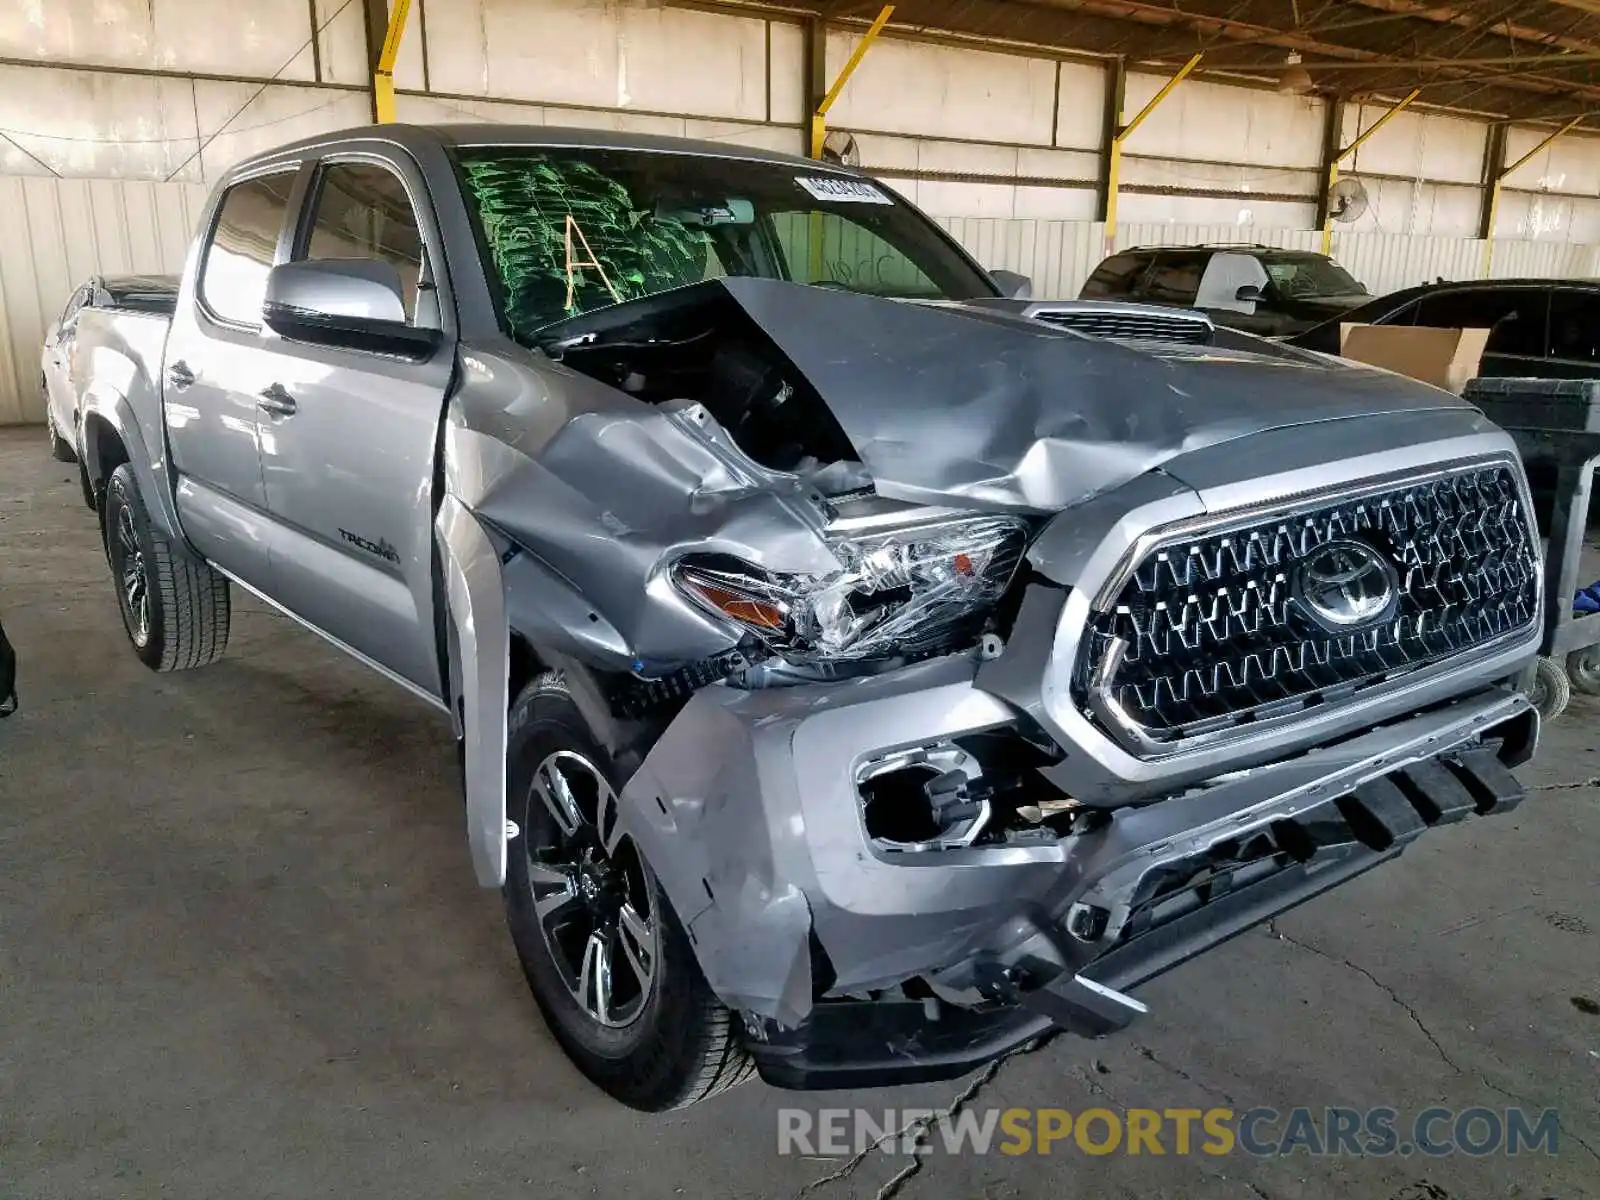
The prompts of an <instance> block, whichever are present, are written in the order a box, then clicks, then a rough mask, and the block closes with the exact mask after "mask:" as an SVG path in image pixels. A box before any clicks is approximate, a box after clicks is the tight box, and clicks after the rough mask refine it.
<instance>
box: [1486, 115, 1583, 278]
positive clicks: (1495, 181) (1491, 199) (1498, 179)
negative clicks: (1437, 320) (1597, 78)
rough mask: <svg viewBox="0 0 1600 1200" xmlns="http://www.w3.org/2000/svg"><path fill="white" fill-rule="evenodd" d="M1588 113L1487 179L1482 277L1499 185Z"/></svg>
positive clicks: (1490, 257)
mask: <svg viewBox="0 0 1600 1200" xmlns="http://www.w3.org/2000/svg"><path fill="white" fill-rule="evenodd" d="M1588 115H1589V114H1588V113H1586V112H1582V113H1579V114H1578V115H1577V116H1575V117H1573V118H1572V120H1570V121H1568V122H1567V123H1566V124H1565V125H1563V126H1562V127H1561V128H1560V129H1558V130H1556V131H1555V132H1554V133H1552V134H1551V135H1550V136H1549V137H1547V138H1545V139H1544V140H1543V141H1541V142H1540V143H1539V144H1538V145H1536V146H1534V147H1533V149H1531V150H1529V151H1528V152H1527V153H1526V154H1524V155H1523V156H1522V157H1521V158H1519V159H1517V161H1516V162H1514V163H1511V164H1510V165H1509V166H1505V167H1502V168H1501V169H1500V170H1499V171H1497V172H1495V174H1494V177H1493V178H1492V179H1491V180H1490V181H1489V195H1488V198H1487V199H1486V200H1485V201H1484V209H1483V278H1485V279H1487V278H1489V268H1490V267H1491V266H1493V265H1494V222H1495V217H1496V216H1498V215H1499V212H1500V185H1501V184H1503V183H1504V182H1505V181H1506V177H1507V176H1508V175H1510V174H1511V172H1513V171H1515V170H1516V169H1517V168H1518V167H1521V166H1526V165H1527V163H1528V161H1529V160H1530V159H1531V158H1533V156H1534V155H1535V154H1538V153H1539V151H1541V150H1544V149H1546V148H1548V147H1549V145H1550V143H1552V142H1554V141H1555V140H1556V139H1557V138H1559V137H1561V136H1562V135H1563V134H1566V133H1570V132H1571V131H1572V130H1573V128H1574V127H1576V125H1577V124H1578V122H1579V121H1581V120H1583V119H1584V118H1585V117H1587V116H1588Z"/></svg>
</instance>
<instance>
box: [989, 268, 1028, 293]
mask: <svg viewBox="0 0 1600 1200" xmlns="http://www.w3.org/2000/svg"><path fill="white" fill-rule="evenodd" d="M989 278H990V279H992V280H994V282H995V286H996V287H998V288H999V289H1000V294H1001V295H1002V296H1004V297H1005V298H1006V299H1008V300H1028V299H1031V298H1032V297H1033V280H1031V279H1029V278H1028V277H1027V276H1026V275H1023V274H1020V273H1019V272H1016V271H990V272H989Z"/></svg>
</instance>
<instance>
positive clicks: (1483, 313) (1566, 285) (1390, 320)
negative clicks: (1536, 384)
mask: <svg viewBox="0 0 1600 1200" xmlns="http://www.w3.org/2000/svg"><path fill="white" fill-rule="evenodd" d="M1345 321H1349V322H1357V323H1360V324H1364V325H1424V326H1429V327H1431V328H1435V329H1487V330H1488V331H1489V341H1488V344H1487V345H1486V346H1485V347H1484V351H1483V362H1482V365H1481V366H1480V367H1479V368H1478V373H1479V374H1480V375H1500V376H1531V377H1542V378H1545V379H1584V378H1593V377H1596V376H1600V282H1593V281H1589V282H1585V281H1582V280H1567V279H1484V280H1480V281H1476V282H1465V283H1427V284H1423V285H1421V286H1420V287H1411V288H1406V289H1404V290H1403V291H1398V292H1391V293H1389V295H1387V296H1382V297H1380V298H1379V299H1377V300H1373V301H1371V302H1370V303H1368V304H1363V305H1362V306H1361V307H1359V308H1353V309H1351V310H1350V311H1349V312H1347V313H1345V314H1344V315H1343V316H1341V317H1338V318H1336V319H1334V320H1331V321H1327V322H1324V323H1323V324H1321V325H1318V326H1316V327H1315V328H1313V329H1309V330H1307V331H1306V332H1304V333H1301V334H1299V335H1297V336H1295V337H1292V338H1289V339H1288V340H1289V342H1290V344H1291V345H1295V346H1300V347H1303V348H1304V349H1307V350H1321V351H1323V352H1324V353H1327V354H1337V353H1339V325H1340V323H1341V322H1345Z"/></svg>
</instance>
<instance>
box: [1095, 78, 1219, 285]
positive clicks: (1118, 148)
mask: <svg viewBox="0 0 1600 1200" xmlns="http://www.w3.org/2000/svg"><path fill="white" fill-rule="evenodd" d="M1200 59H1201V55H1199V54H1195V55H1193V56H1192V57H1191V58H1190V59H1189V61H1188V62H1186V63H1184V64H1183V66H1181V67H1179V68H1178V73H1177V74H1176V75H1174V76H1173V77H1172V78H1171V79H1169V80H1167V82H1166V83H1164V84H1162V85H1161V90H1160V91H1159V92H1157V93H1156V94H1155V95H1154V96H1151V97H1150V102H1149V103H1148V104H1146V105H1145V106H1144V107H1143V108H1141V109H1140V110H1139V111H1138V113H1137V114H1136V115H1135V116H1134V118H1133V120H1131V121H1129V122H1128V123H1127V124H1126V125H1123V124H1121V123H1120V122H1121V119H1122V114H1121V113H1120V112H1119V113H1114V114H1112V116H1113V125H1114V126H1115V128H1116V134H1115V136H1114V137H1112V139H1111V145H1110V147H1109V152H1108V153H1107V155H1106V182H1105V203H1104V204H1102V205H1101V209H1102V215H1103V216H1104V219H1105V224H1106V253H1107V254H1111V253H1114V252H1115V250H1116V243H1117V188H1118V186H1119V184H1120V183H1121V181H1122V143H1123V142H1125V141H1127V140H1128V135H1129V134H1131V133H1132V132H1133V131H1134V130H1135V129H1137V128H1139V126H1141V125H1143V124H1144V121H1145V118H1146V117H1148V116H1149V115H1150V114H1151V113H1153V112H1155V110H1156V108H1157V106H1158V105H1160V103H1161V102H1162V101H1163V100H1165V99H1166V98H1167V97H1168V96H1170V95H1172V89H1173V88H1175V87H1177V86H1178V85H1179V84H1180V83H1182V82H1183V81H1184V80H1185V79H1187V78H1188V76H1189V72H1190V71H1192V70H1194V69H1195V68H1196V67H1197V66H1199V65H1200ZM1111 90H1112V94H1113V96H1114V97H1116V99H1114V100H1113V101H1112V102H1113V103H1117V102H1120V97H1121V94H1122V93H1121V88H1120V86H1118V85H1113V87H1112V89H1111Z"/></svg>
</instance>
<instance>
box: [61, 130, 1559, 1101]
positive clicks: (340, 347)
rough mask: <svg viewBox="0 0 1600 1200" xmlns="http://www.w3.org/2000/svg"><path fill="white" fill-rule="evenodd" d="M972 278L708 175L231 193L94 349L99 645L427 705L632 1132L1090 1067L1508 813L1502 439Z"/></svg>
mask: <svg viewBox="0 0 1600 1200" xmlns="http://www.w3.org/2000/svg"><path fill="white" fill-rule="evenodd" d="M999 278H1002V276H1000V275H998V274H997V275H995V276H991V275H990V274H988V273H986V272H985V271H984V270H982V269H981V268H980V267H979V266H978V265H977V264H976V263H974V262H973V261H972V260H971V259H970V258H969V257H968V256H967V255H966V254H965V253H964V252H963V251H962V250H961V249H960V248H959V247H958V246H957V245H956V244H955V243H954V242H953V241H951V240H950V239H949V238H948V237H947V236H946V235H945V234H944V233H943V232H942V231H940V230H939V228H938V227H937V226H935V225H934V224H933V223H932V222H931V221H929V220H928V219H927V218H926V217H925V216H923V215H922V214H921V213H919V212H918V211H917V210H916V209H915V208H914V207H912V206H911V205H910V204H908V203H906V202H905V200H903V199H902V198H901V197H899V196H898V195H896V194H895V193H894V192H893V191H892V190H891V189H889V188H888V187H886V186H884V185H883V184H881V183H878V182H876V181H874V180H872V179H870V178H868V177H866V176H864V175H862V174H860V173H858V172H855V171H851V170H848V169H845V168H842V167H835V166H831V165H827V164H824V163H819V162H813V161H807V160H804V159H798V158H790V157H786V156H782V155H778V154H770V153H766V152H763V151H758V150H752V149H748V148H744V147H739V146H734V145H727V144H709V143H708V144H701V143H693V142H683V141H676V140H672V139H655V138H648V137H642V136H641V137H627V136H622V135H610V134H605V135H601V134H596V133H594V132H593V131H560V130H551V129H543V128H528V129H520V128H515V127H506V126H500V125H496V126H482V127H479V126H466V125H463V126H454V127H451V126H441V127H437V128H425V127H412V126H404V125H395V126H384V127H380V128H371V129H364V130H355V131H352V132H349V133H344V134H339V135H333V136H329V137H325V138H320V139H316V140H312V141H306V142H302V143H299V144H296V145H293V146H289V147H287V148H284V149H282V150H278V151H275V152H273V153H270V154H265V155H261V156H258V157H255V158H253V159H251V160H249V161H248V162H246V163H244V164H242V165H241V166H239V167H237V168H235V169H234V170H233V171H232V172H231V173H230V174H229V175H228V176H227V177H226V178H225V179H224V180H223V181H222V183H221V185H220V186H219V187H218V189H217V191H216V193H215V195H214V196H213V198H212V200H211V201H210V203H209V205H208V207H207V208H206V210H205V215H204V219H203V223H202V225H201V229H200V233H199V235H198V239H197V242H196V245H195V247H194V249H193V251H192V252H191V254H190V257H189V262H188V268H187V271H186V273H185V275H184V277H183V282H182V286H181V291H180V293H179V297H178V304H177V309H176V312H175V313H174V314H173V315H172V316H171V317H170V318H168V317H166V316H163V315H161V314H153V313H151V314H147V313H125V312H104V313H102V312H99V311H93V310H85V312H84V313H83V327H82V328H81V329H80V331H79V333H78V339H79V355H78V358H77V362H78V363H79V364H80V367H81V370H82V375H81V377H80V378H78V379H76V380H75V381H74V386H75V387H76V388H77V389H79V391H80V393H81V394H80V397H79V411H80V412H81V413H82V414H83V416H82V420H83V428H82V430H81V434H80V436H81V441H82V445H83V450H84V463H85V469H86V471H87V473H88V477H89V482H90V487H91V491H92V494H93V496H94V498H95V501H96V506H97V511H98V513H99V515H100V521H101V524H102V527H103V530H104V536H105V546H106V553H107V557H108V559H109V562H110V566H111V571H112V575H113V578H114V582H115V585H116V593H117V598H118V601H119V604H120V607H121V611H122V615H123V618H124V620H125V622H126V625H127V629H128V633H129V636H130V638H131V640H132V642H133V645H134V648H135V650H136V651H137V653H138V655H139V657H140V658H141V659H143V661H144V662H145V663H146V664H148V665H149V666H151V667H152V668H155V669H157V670H171V669H175V668H187V667H195V666H199V665H202V664H205V663H209V662H211V661H213V660H215V659H216V658H217V657H219V656H220V655H221V654H222V652H223V649H224V646H225V644H226V641H227V635H228V620H229V597H230V588H231V586H232V585H237V586H239V587H242V588H244V589H246V590H247V591H250V592H252V593H255V594H257V595H258V596H260V597H262V598H263V599H265V600H266V601H268V602H270V603H271V604H273V605H275V606H277V607H278V608H280V609H282V610H283V611H284V612H286V613H288V614H289V615H291V616H292V617H294V618H295V619H296V620H298V621H299V622H301V623H302V624H304V625H305V626H307V627H309V628H311V629H312V630H314V631H316V632H317V633H319V634H321V635H322V636H323V637H325V638H327V639H328V640H330V641H332V642H334V643H335V644H337V645H338V646H340V647H342V648H343V649H345V650H347V651H349V652H350V653H351V654H353V655H354V656H356V657H357V658H359V659H361V660H362V661H364V662H366V663H367V664H368V665H370V666H372V667H374V668H376V669H377V670H378V671H380V672H382V673H383V674H385V675H386V676H388V677H390V678H391V679H393V680H394V681H396V682H398V683H400V684H402V685H404V686H405V687H407V688H409V689H410V690H411V691H413V692H414V693H416V694H417V695H419V696H421V697H422V698H424V699H425V700H427V701H429V702H431V703H433V704H435V705H437V706H438V707H440V708H442V709H444V710H445V711H446V712H448V714H449V716H450V719H451V721H452V722H453V724H454V727H455V730H456V733H457V736H458V739H459V749H460V756H461V763H462V775H463V782H464V791H465V797H466V824H467V837H468V843H469V846H470V850H471V858H472V862H473V865H474V867H475V869H476V874H477V877H478V880H479V881H480V882H481V883H482V884H483V885H485V886H488V887H496V888H502V889H503V893H504V898H505V906H506V911H507V915H508V918H509V923H510V928H511V934H512V937H513V939H514V941H515V944H516V949H517V952H518V955H519V956H520V959H521V962H522V964H523V967H524V969H525V971H526V974H527V977H528V981H529V983H530V985H531V987H532V991H533V995H534V997H535V998H536V1000H537V1002H538V1005H539V1007H540V1008H541V1009H542V1010H543V1013H544V1015H545V1017H546V1019H547V1021H548V1024H549V1027H550V1029H551V1031H552V1033H553V1034H554V1036H555V1037H556V1038H557V1039H558V1040H559V1041H560V1043H561V1045H562V1046H563V1047H564V1049H565V1050H566V1051H567V1053H568V1054H569V1055H570V1057H571V1058H572V1060H573V1061H574V1062H575V1063H576V1064H577V1066H578V1067H579V1069H580V1070H581V1071H582V1072H583V1073H584V1074H585V1075H586V1076H587V1077H588V1078H590V1079H591V1080H593V1081H594V1082H595V1083H596V1084H598V1085H599V1086H600V1087H602V1088H604V1089H605V1090H606V1091H607V1092H609V1093H610V1094H611V1095H612V1096H614V1097H616V1098H617V1099H618V1100H620V1101H622V1102H624V1103H626V1104H629V1105H632V1106H635V1107H637V1108H641V1109H647V1110H660V1109H665V1108H669V1107H673V1106H676V1105H681V1104H686V1103H689V1102H692V1101H694V1100H698V1099H701V1098H703V1097H705V1096H707V1095H710V1094H712V1093H714V1092H716V1091H718V1090H720V1089H721V1088H723V1087H726V1086H728V1085H730V1084H733V1083H736V1082H738V1081H740V1080H742V1079H744V1078H747V1077H749V1076H750V1075H751V1074H753V1073H759V1074H760V1075H761V1076H762V1077H763V1078H764V1079H766V1080H767V1081H768V1082H770V1083H772V1084H775V1085H778V1086H780V1087H790V1088H834V1087H842V1086H856V1085H873V1084H883V1083H894V1082H908V1081H917V1080H930V1079H938V1078H945V1077H950V1076H953V1075H956V1074H959V1073H961V1072H964V1071H966V1070H969V1069H971V1068H973V1067H974V1066H976V1065H978V1064H981V1063H984V1062H986V1061H990V1060H992V1059H994V1058H995V1057H997V1056H999V1055H1001V1054H1003V1053H1005V1052H1006V1051H1008V1050H1009V1049H1011V1048H1014V1047H1017V1046H1020V1045H1023V1044H1025V1043H1028V1042H1029V1041H1031V1040H1032V1039H1034V1038H1037V1037H1038V1036H1039V1035H1041V1034H1042V1033H1044V1032H1046V1031H1049V1030H1051V1029H1055V1028H1065V1029H1067V1030H1070V1031H1073V1032H1076V1033H1080V1034H1084V1035H1088V1036H1097V1035H1102V1034H1105V1033H1108V1032H1111V1031H1114V1030H1117V1029H1119V1028H1121V1027H1123V1026H1124V1025H1126V1024H1127V1023H1128V1022H1129V1021H1130V1020H1132V1019H1134V1018H1135V1017H1136V1016H1137V1015H1138V1014H1139V1013H1141V1012H1143V1011H1144V1006H1143V1005H1142V1004H1141V1003H1140V1002H1139V1001H1138V1000H1137V999H1135V998H1134V997H1133V996H1132V995H1130V992H1131V991H1133V990H1134V989H1136V988H1137V986H1138V985H1139V984H1140V983H1141V982H1143V981H1145V980H1147V979H1150V978H1151V977H1153V976H1155V975H1157V974H1160V973H1161V972H1163V971H1166V970H1168V969H1169V968H1171V967H1173V966H1176V965H1177V964H1179V963H1180V962H1182V961H1184V960H1185V959H1187V958H1190V957H1192V956H1194V955H1196V954H1199V953H1202V952H1204V951H1206V950H1208V949H1209V948H1211V947H1212V946H1215V945H1217V944H1218V943H1220V942H1222V941H1224V940H1225V939H1227V938H1229V937H1232V936H1233V935H1235V934H1237V933H1239V932H1241V931H1242V930H1245V929H1247V928H1249V927H1251V926H1252V925H1255V924H1257V923H1259V922H1261V921H1263V920H1265V919H1267V918H1269V917H1271V916H1273V915H1274V914H1276V913H1279V912H1282V911H1283V910H1285V909H1287V908H1289V907H1291V906H1292V905H1295V904H1298V903H1300V902H1301V901H1303V900H1306V899H1307V898H1309V897H1312V896H1315V895H1317V894H1319V893H1321V892H1324V891H1326V890H1328V889H1330V888H1333V887H1337V886H1338V885H1340V884H1342V883H1344V882H1345V881H1346V880H1349V879H1351V878H1352V877H1354V876H1355V875H1357V874H1359V873H1360V872H1362V871H1365V870H1367V869H1368V868H1370V867H1373V866H1375V865H1377V864H1379V863H1382V862H1384V861H1386V860H1388V859H1391V858H1393V857H1395V856H1396V855H1398V854H1399V853H1400V852H1401V851H1402V850H1403V849H1404V848H1405V847H1406V846H1407V845H1409V844H1410V843H1411V842H1412V841H1413V840H1414V839H1415V838H1416V837H1417V836H1419V835H1420V834H1422V833H1423V832H1425V831H1426V830H1427V829H1429V828H1430V827H1432V826H1437V825H1444V824H1448V823H1451V822H1455V821H1458V820H1462V819H1466V818H1472V817H1474V816H1481V815H1486V814H1491V813H1496V812H1500V811H1503V810H1505V809H1508V808H1510V807H1512V806H1514V805H1516V804H1517V803H1518V802H1519V801H1520V800H1521V798H1522V795H1523V793H1522V790H1521V788H1520V787H1519V786H1518V784H1517V782H1516V781H1515V780H1514V779H1513V777H1512V775H1511V774H1510V770H1509V769H1510V768H1514V767H1516V766H1517V765H1519V764H1520V763H1522V762H1524V761H1525V760H1526V759H1527V758H1528V757H1529V755H1530V754H1531V753H1532V752H1533V748H1534V745H1535V741H1536V738H1537V732H1538V726H1537V717H1536V715H1535V713H1534V710H1533V709H1532V708H1531V707H1530V705H1529V703H1528V700H1527V698H1526V695H1525V684H1526V681H1527V679H1528V668H1529V667H1530V665H1531V663H1532V662H1533V659H1534V656H1535V652H1536V649H1537V646H1538V641H1539V626H1540V605H1541V595H1540V573H1539V570H1538V564H1539V555H1540V547H1539V543H1538V540H1537V535H1536V532H1535V530H1534V527H1533V526H1532V524H1531V523H1530V517H1529V514H1530V508H1529V498H1528V492H1527V488H1526V484H1525V481H1524V477H1523V473H1522V469H1521V467H1520V465H1519V462H1518V459H1517V456H1516V452H1515V449H1514V447H1513V444H1512V442H1511V440H1510V439H1509V438H1508V437H1507V436H1506V435H1505V434H1503V433H1502V432H1501V431H1500V430H1498V429H1496V428H1495V427H1494V426H1493V425H1492V424H1490V423H1489V421H1488V420H1487V419H1486V418H1485V417H1484V416H1483V415H1482V414H1481V413H1479V412H1478V411H1477V410H1476V409H1474V408H1472V407H1470V406H1469V405H1467V404H1465V403H1463V402H1462V401H1460V400H1458V399H1457V398H1456V397H1454V396H1452V395H1449V394H1447V393H1445V392H1443V391H1439V390H1437V389H1434V388H1432V387H1428V386H1424V385H1422V384H1420V383H1415V382H1412V381H1410V380H1407V379H1403V378H1401V377H1399V376H1396V375H1393V374H1389V373H1385V372H1382V371H1377V370H1373V369H1370V368H1364V367H1357V366H1355V365H1353V364H1349V363H1345V362H1341V361H1340V360H1337V359H1334V358H1330V357H1326V356H1322V355H1318V354H1313V353H1310V352H1307V351H1300V350H1295V349H1292V348H1288V347H1284V346H1279V345H1274V344H1271V343H1268V342H1265V341H1261V340H1258V339H1255V338H1251V337H1249V336H1247V335H1244V334H1240V333H1236V332H1232V331H1228V330H1224V329H1214V328H1213V327H1212V326H1211V324H1210V323H1209V322H1208V321H1207V320H1206V319H1205V318H1204V317H1203V316H1201V315H1200V314H1198V313H1192V312H1186V311H1182V310H1173V309H1147V308H1140V307H1138V306H1131V305H1116V304H1096V303H1085V302H1078V301H1071V302H1062V303H1050V302H1040V301H1031V300H1028V299H1025V298H1019V297H1018V296H1017V292H1019V291H1020V290H1021V289H1020V288H1019V287H1015V286H1012V287H1008V288H1005V289H1002V287H1001V286H1000V284H999V283H998V282H997V279H999ZM286 752H287V753H292V752H293V750H292V748H287V749H286Z"/></svg>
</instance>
